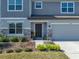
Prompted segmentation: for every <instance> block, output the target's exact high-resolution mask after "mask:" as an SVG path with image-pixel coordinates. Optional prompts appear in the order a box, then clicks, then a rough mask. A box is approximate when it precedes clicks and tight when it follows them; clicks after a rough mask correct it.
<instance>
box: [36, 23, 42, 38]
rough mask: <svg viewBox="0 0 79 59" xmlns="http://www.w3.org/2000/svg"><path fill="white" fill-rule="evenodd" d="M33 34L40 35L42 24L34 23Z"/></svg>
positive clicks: (38, 36)
mask: <svg viewBox="0 0 79 59" xmlns="http://www.w3.org/2000/svg"><path fill="white" fill-rule="evenodd" d="M35 36H36V37H37V38H41V37H42V24H35Z"/></svg>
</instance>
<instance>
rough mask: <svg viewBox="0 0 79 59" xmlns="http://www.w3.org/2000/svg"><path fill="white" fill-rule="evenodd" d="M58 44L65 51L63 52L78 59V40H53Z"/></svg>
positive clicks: (71, 57) (73, 58) (72, 58)
mask: <svg viewBox="0 0 79 59" xmlns="http://www.w3.org/2000/svg"><path fill="white" fill-rule="evenodd" d="M55 43H57V44H60V46H61V48H62V49H63V50H64V51H65V54H66V55H67V56H68V57H69V58H70V59H79V42H77V43H76V41H57V42H56V41H55Z"/></svg>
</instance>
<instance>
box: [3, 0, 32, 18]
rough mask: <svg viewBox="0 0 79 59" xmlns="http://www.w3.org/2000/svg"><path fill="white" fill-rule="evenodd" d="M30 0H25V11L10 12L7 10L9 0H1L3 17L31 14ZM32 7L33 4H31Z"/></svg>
mask: <svg viewBox="0 0 79 59" xmlns="http://www.w3.org/2000/svg"><path fill="white" fill-rule="evenodd" d="M29 1H30V0H24V5H23V11H18V12H15V11H14V12H8V11H7V0H1V6H2V8H1V16H2V17H28V16H29V15H30V14H29V12H30V8H29V6H30V4H29ZM30 7H31V6H30Z"/></svg>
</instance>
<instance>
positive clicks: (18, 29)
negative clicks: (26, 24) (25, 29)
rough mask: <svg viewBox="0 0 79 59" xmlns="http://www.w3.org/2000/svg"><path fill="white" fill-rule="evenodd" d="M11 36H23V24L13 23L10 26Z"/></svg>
mask: <svg viewBox="0 0 79 59" xmlns="http://www.w3.org/2000/svg"><path fill="white" fill-rule="evenodd" d="M9 33H10V34H22V23H16V24H15V23H11V24H9Z"/></svg>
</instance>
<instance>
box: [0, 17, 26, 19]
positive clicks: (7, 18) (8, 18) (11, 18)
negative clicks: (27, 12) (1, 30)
mask: <svg viewBox="0 0 79 59" xmlns="http://www.w3.org/2000/svg"><path fill="white" fill-rule="evenodd" d="M0 19H27V18H15V17H14V18H8V17H6V18H0Z"/></svg>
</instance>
